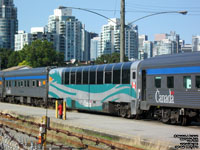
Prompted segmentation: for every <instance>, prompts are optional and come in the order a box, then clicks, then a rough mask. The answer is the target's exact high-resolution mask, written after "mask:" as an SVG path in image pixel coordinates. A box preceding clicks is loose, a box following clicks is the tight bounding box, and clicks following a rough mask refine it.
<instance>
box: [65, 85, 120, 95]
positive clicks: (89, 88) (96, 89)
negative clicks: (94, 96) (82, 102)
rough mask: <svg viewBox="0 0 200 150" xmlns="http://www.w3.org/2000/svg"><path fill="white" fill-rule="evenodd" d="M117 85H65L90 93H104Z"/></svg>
mask: <svg viewBox="0 0 200 150" xmlns="http://www.w3.org/2000/svg"><path fill="white" fill-rule="evenodd" d="M115 86H116V85H113V84H102V85H65V87H68V88H71V89H74V90H78V91H82V92H90V93H104V92H107V91H109V90H111V89H113V88H114V87H115Z"/></svg>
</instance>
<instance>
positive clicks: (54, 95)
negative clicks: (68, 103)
mask: <svg viewBox="0 0 200 150" xmlns="http://www.w3.org/2000/svg"><path fill="white" fill-rule="evenodd" d="M49 95H50V96H52V97H53V98H59V96H58V95H56V94H55V93H53V92H51V91H49Z"/></svg>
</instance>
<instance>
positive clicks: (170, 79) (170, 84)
mask: <svg viewBox="0 0 200 150" xmlns="http://www.w3.org/2000/svg"><path fill="white" fill-rule="evenodd" d="M167 88H174V77H167Z"/></svg>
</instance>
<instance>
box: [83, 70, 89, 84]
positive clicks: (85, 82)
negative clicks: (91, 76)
mask: <svg viewBox="0 0 200 150" xmlns="http://www.w3.org/2000/svg"><path fill="white" fill-rule="evenodd" d="M83 84H88V71H84V72H83Z"/></svg>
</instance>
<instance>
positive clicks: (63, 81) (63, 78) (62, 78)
mask: <svg viewBox="0 0 200 150" xmlns="http://www.w3.org/2000/svg"><path fill="white" fill-rule="evenodd" d="M61 80H62V81H61V82H62V84H65V72H64V71H63V72H62V77H61Z"/></svg>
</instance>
